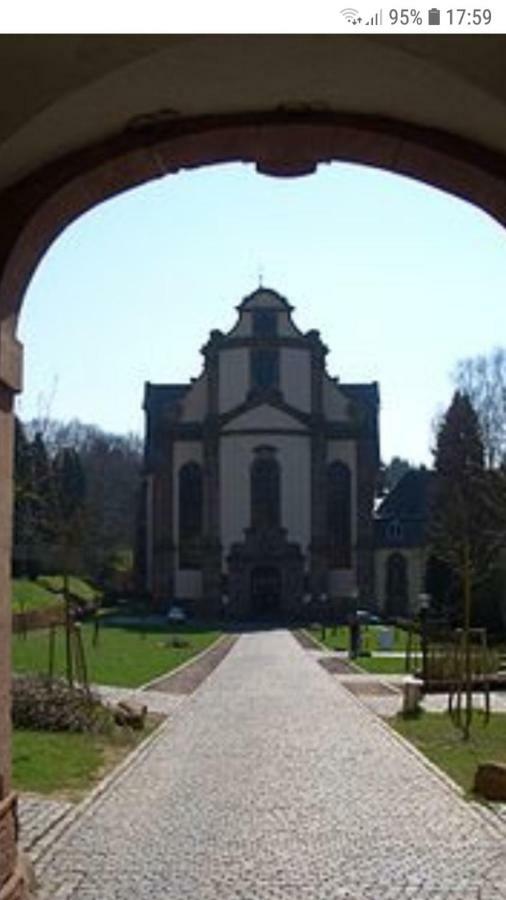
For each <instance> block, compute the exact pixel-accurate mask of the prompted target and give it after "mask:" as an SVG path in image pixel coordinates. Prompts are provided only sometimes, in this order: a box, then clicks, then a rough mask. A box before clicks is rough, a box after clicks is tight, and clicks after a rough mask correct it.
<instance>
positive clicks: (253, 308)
mask: <svg viewBox="0 0 506 900" xmlns="http://www.w3.org/2000/svg"><path fill="white" fill-rule="evenodd" d="M237 309H238V319H237V322H236V324H235V326H234V327H233V328H232V329H231V331H229V332H228V333H227V334H223V333H222V332H221V331H218V330H215V331H212V332H211V335H210V338H209V341H208V342H207V344H206V345H205V346H204V347H203V349H202V353H203V357H204V367H203V371H202V373H201V375H200V376H199V377H198V378H196V379H194V380H193V381H192V382H191V383H190V384H171V385H155V384H150V383H148V384H146V387H145V397H144V409H145V412H146V439H145V498H146V499H145V527H144V538H143V540H144V558H145V588H146V590H147V592H148V594H149V595H150V596H151V597H152V598H153V602H154V604H155V606H157V607H159V608H163V607H165V606H166V605H167V604H168V603H170V602H173V601H176V600H177V601H179V602H184V603H185V604H186V605H187V606H190V607H191V608H192V609H194V610H195V611H196V612H198V613H199V614H201V615H216V614H218V613H220V612H223V609H224V607H226V611H227V614H228V615H230V616H231V617H236V618H243V619H244V618H250V617H256V616H263V615H274V616H278V615H279V616H280V617H283V616H286V617H290V616H296V615H298V614H300V613H301V612H302V611H303V609H304V605H305V604H306V603H307V602H309V601H310V600H313V601H314V600H317V601H318V602H321V600H322V598H332V599H333V600H334V601H338V600H340V599H342V600H343V602H344V601H345V600H346V599H347V600H348V601H349V599H350V598H353V600H354V602H356V603H360V604H361V605H370V604H372V603H373V598H374V519H373V503H374V494H375V488H376V483H377V476H378V468H379V446H378V408H379V393H378V386H377V384H376V383H372V384H343V383H341V382H339V381H338V380H337V379H335V378H331V377H330V376H329V374H328V373H327V371H326V365H325V358H326V354H327V352H328V351H327V348H326V347H325V345H324V344H323V342H322V341H321V339H320V335H319V333H318V332H317V331H309V332H307V333H305V334H304V333H302V332H301V331H299V329H298V328H297V326H296V325H295V323H294V321H293V319H292V309H293V308H292V307H291V306H290V304H289V303H288V302H287V300H286V299H285V298H283V297H282V296H280V294H278V293H277V292H275V291H273V290H269V289H267V288H263V287H260V288H259V289H258V290H256V291H255V292H254V293H253V294H251V295H250V296H248V297H246V298H245V299H244V300H243V302H242V303H241V304H240V305H239V307H238V308H237Z"/></svg>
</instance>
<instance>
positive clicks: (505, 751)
mask: <svg viewBox="0 0 506 900" xmlns="http://www.w3.org/2000/svg"><path fill="white" fill-rule="evenodd" d="M484 722H485V720H484V716H483V713H481V712H480V711H475V712H474V714H473V723H472V725H471V737H470V739H469V741H463V740H462V732H461V731H460V730H459V729H458V728H456V727H455V725H454V723H453V721H452V720H451V719H450V717H449V715H448V714H447V713H428V712H422V713H420V715H419V716H417V717H416V718H412V719H404V718H403V717H402V716H396V718H395V719H393V720H390V723H389V724H391V725H392V726H393V728H395V730H396V731H398V732H399V734H402V736H403V737H405V738H407V739H408V740H409V741H411V743H413V744H414V745H415V747H417V748H418V749H419V750H421V751H422V753H424V754H425V756H427V757H428V758H429V759H430V760H431V761H432V762H433V763H435V764H436V765H437V766H439V768H441V769H443V771H444V772H446V773H447V774H448V775H449V776H450V778H452V779H453V780H454V781H456V782H457V784H459V785H460V786H461V787H462V788H463V789H464V791H466V793H470V792H471V791H472V786H473V780H474V773H475V771H476V766H477V765H478V763H479V762H503V763H506V714H505V713H493V714H492V716H491V717H490V722H489V724H488V725H485V724H484Z"/></svg>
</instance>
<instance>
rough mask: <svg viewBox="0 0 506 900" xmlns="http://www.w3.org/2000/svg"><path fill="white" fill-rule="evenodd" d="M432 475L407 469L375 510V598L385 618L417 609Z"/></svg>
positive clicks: (403, 615)
mask: <svg viewBox="0 0 506 900" xmlns="http://www.w3.org/2000/svg"><path fill="white" fill-rule="evenodd" d="M433 480H434V474H433V472H431V471H429V470H428V469H424V468H421V469H413V470H411V471H409V472H407V473H406V474H405V475H403V477H402V478H401V479H400V481H399V482H398V483H397V484H396V485H395V487H394V488H393V489H392V490H391V491H390V493H389V494H388V495H387V496H386V497H385V499H384V500H383V501H382V503H380V505H379V506H378V509H377V512H376V575H375V583H376V597H377V601H378V611H379V612H380V613H381V614H382V615H383V616H385V618H388V619H395V618H410V617H411V616H413V615H414V614H416V613H417V612H418V609H419V605H420V595H421V594H423V593H424V591H425V578H426V570H427V562H428V557H429V546H428V540H427V527H428V522H429V504H430V499H431V489H432V485H433Z"/></svg>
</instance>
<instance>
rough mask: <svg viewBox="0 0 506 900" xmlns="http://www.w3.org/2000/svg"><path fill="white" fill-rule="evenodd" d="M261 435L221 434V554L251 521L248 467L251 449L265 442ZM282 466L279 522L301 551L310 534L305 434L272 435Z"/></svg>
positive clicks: (308, 460) (308, 470) (271, 444)
mask: <svg viewBox="0 0 506 900" xmlns="http://www.w3.org/2000/svg"><path fill="white" fill-rule="evenodd" d="M266 440H267V439H266V437H265V436H264V435H229V436H225V435H224V436H223V437H222V440H221V446H220V466H221V469H220V477H221V540H222V544H223V552H224V556H226V555H227V554H228V552H229V550H230V547H231V545H232V544H233V543H234V542H235V541H242V540H243V539H244V529H245V528H247V527H248V526H249V525H250V524H251V506H250V467H251V464H252V462H253V460H254V452H253V451H254V448H255V447H258V446H261V445H262V444H265V443H266ZM268 443H269V445H270V446H272V447H275V448H276V449H277V451H278V452H277V459H278V462H279V463H280V466H281V524H282V525H283V527H284V528H286V529H287V531H288V538H289V540H292V541H297V542H298V543H299V544H300V545H301V549H302V552H303V553H306V552H307V546H308V544H309V541H310V534H311V522H310V518H311V477H310V473H311V468H310V463H311V458H310V442H309V437H308V436H306V435H300V436H299V435H272V436H270V437H269V438H268Z"/></svg>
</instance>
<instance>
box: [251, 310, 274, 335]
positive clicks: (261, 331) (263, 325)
mask: <svg viewBox="0 0 506 900" xmlns="http://www.w3.org/2000/svg"><path fill="white" fill-rule="evenodd" d="M252 315H253V337H258V338H270V337H276V335H277V333H278V316H277V313H276V311H275V310H273V309H255V311H254V312H253V314H252Z"/></svg>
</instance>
